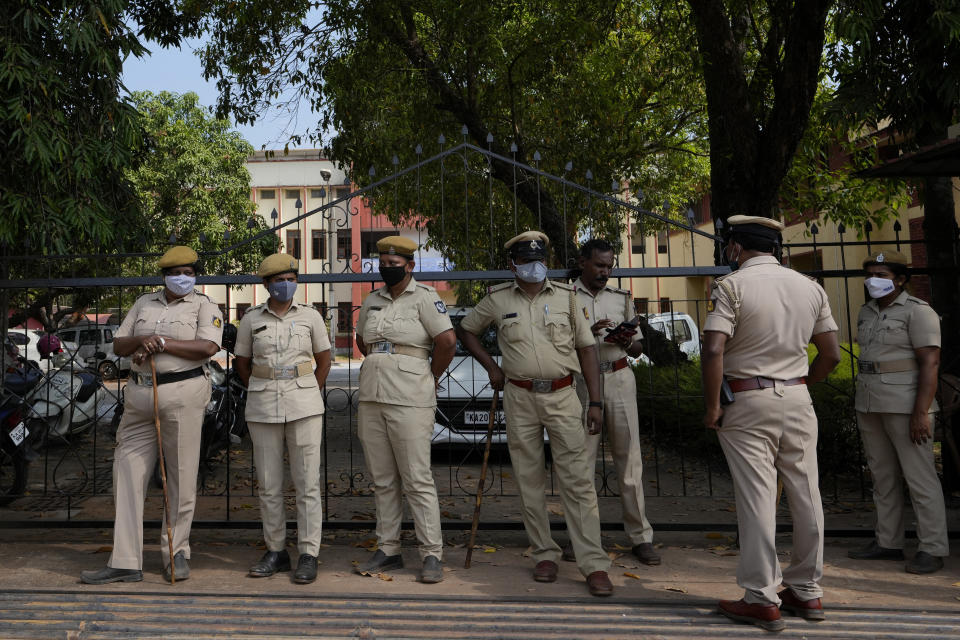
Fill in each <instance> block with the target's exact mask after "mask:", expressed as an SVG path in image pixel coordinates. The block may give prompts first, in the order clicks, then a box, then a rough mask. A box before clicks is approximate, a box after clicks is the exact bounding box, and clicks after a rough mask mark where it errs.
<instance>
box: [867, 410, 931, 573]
mask: <svg viewBox="0 0 960 640" xmlns="http://www.w3.org/2000/svg"><path fill="white" fill-rule="evenodd" d="M933 419H934V416H933V415H931V416H930V422H931V424H932V423H933ZM857 421H858V422H859V424H860V435H861V437H862V438H863V450H864V452H866V454H867V463H868V464H869V465H870V475H871V476H872V478H873V502H874V504H876V506H877V522H876V533H877V544H879V545H880V546H881V547H886V548H887V549H903V538H904V526H905V524H906V521H905V514H904V504H903V503H904V499H903V480H904V479H905V480H906V481H907V487H909V489H910V503H911V504H912V505H913V510H914V512H915V513H916V516H917V538H918V539H919V541H920V544H919V550H920V551H926V552H927V553H929V554H930V555H932V556H941V557H942V556H948V555H950V548H949V544H948V542H947V515H946V511H945V509H944V504H943V490H942V489H941V488H940V479H939V478H938V477H937V470H936V468H935V467H934V464H933V439H932V438H931V439H928V440H927V443H926V444H924V445H916V444H914V443H913V442H912V441H911V440H910V414H908V413H861V412H859V411H858V412H857Z"/></svg>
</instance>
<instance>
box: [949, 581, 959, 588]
mask: <svg viewBox="0 0 960 640" xmlns="http://www.w3.org/2000/svg"><path fill="white" fill-rule="evenodd" d="M950 586H951V587H960V582H954V583H953V584H952V585H950Z"/></svg>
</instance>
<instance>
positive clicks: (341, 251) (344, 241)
mask: <svg viewBox="0 0 960 640" xmlns="http://www.w3.org/2000/svg"><path fill="white" fill-rule="evenodd" d="M352 244H353V238H352V237H351V235H350V233H349V231H348V232H347V233H345V234H342V235H341V234H340V233H337V258H338V259H339V260H347V259H349V258H350V257H351V256H352V255H353V247H352V246H351V245H352Z"/></svg>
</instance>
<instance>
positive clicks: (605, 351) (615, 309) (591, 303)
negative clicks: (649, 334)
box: [573, 279, 642, 362]
mask: <svg viewBox="0 0 960 640" xmlns="http://www.w3.org/2000/svg"><path fill="white" fill-rule="evenodd" d="M573 288H574V291H576V292H577V302H578V304H579V306H580V314H581V315H582V316H583V317H584V318H585V319H586V321H587V325H588V326H591V327H592V326H593V325H594V324H596V323H597V322H599V321H600V320H607V319H609V320H613V323H614V326H616V325H618V324H620V323H621V322H626V321H628V320H633V318H634V316H636V315H637V312H636V311H634V308H633V300H632V299H631V297H630V292H629V291H627V290H626V289H617V288H616V287H604V288H603V289H601V290H600V291H598V292H597V295H596V296H594V295H593V294H592V293H590V290H589V289H587V287H586V286H584V284H583V282H582V281H581V280H579V279H578V280H577V281H576V282H574V283H573ZM605 335H606V331H605V330H604V331H601V332H600V335H598V336H596V342H597V358H599V360H600V362H614V361H616V360H619V359H620V358H623V357H624V356H626V355H627V352H626V350H625V349H624V348H623V347H621V346H620V345H619V344H616V343H613V342H604V340H603V338H604V336H605ZM641 337H642V336H641V335H640V332H637V335H635V336H634V337H633V340H634V342H636V341H637V340H640V339H641Z"/></svg>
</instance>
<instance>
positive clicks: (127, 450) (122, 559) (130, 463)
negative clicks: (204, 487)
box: [107, 377, 210, 569]
mask: <svg viewBox="0 0 960 640" xmlns="http://www.w3.org/2000/svg"><path fill="white" fill-rule="evenodd" d="M157 390H158V393H159V409H160V433H161V434H162V436H163V456H164V462H165V464H166V469H167V496H168V498H169V500H170V511H171V513H170V529H171V531H172V532H173V553H174V554H177V553H179V552H180V551H183V552H184V555H185V556H186V557H187V558H188V559H189V558H190V526H191V525H192V524H193V508H194V505H195V504H196V498H197V468H198V466H199V461H200V430H201V427H202V426H203V413H204V409H205V408H206V406H207V402H209V400H210V382H209V380H208V379H207V378H205V377H198V378H190V379H189V380H183V381H180V382H171V383H168V384H162V385H159V386H158V387H157ZM157 457H158V454H157V428H156V426H155V424H154V419H153V388H152V387H148V386H144V385H138V384H135V383H134V382H132V381H131V382H128V383H127V386H126V388H125V389H124V402H123V419H122V420H121V421H120V427H119V428H118V429H117V448H116V450H115V451H114V457H113V495H114V500H115V502H116V510H117V512H116V519H115V522H114V527H113V553H112V554H111V555H110V561H109V562H107V566H109V567H113V568H114V569H141V568H142V567H143V501H144V498H145V497H146V493H147V483H148V482H149V481H150V477H151V476H152V475H153V469H154V467H155V465H156V462H157ZM162 522H165V521H163V520H162ZM160 531H161V533H160V553H161V555H162V557H163V566H167V565H168V564H170V553H169V550H168V543H167V528H166V525H165V524H164V526H161V527H160Z"/></svg>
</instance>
